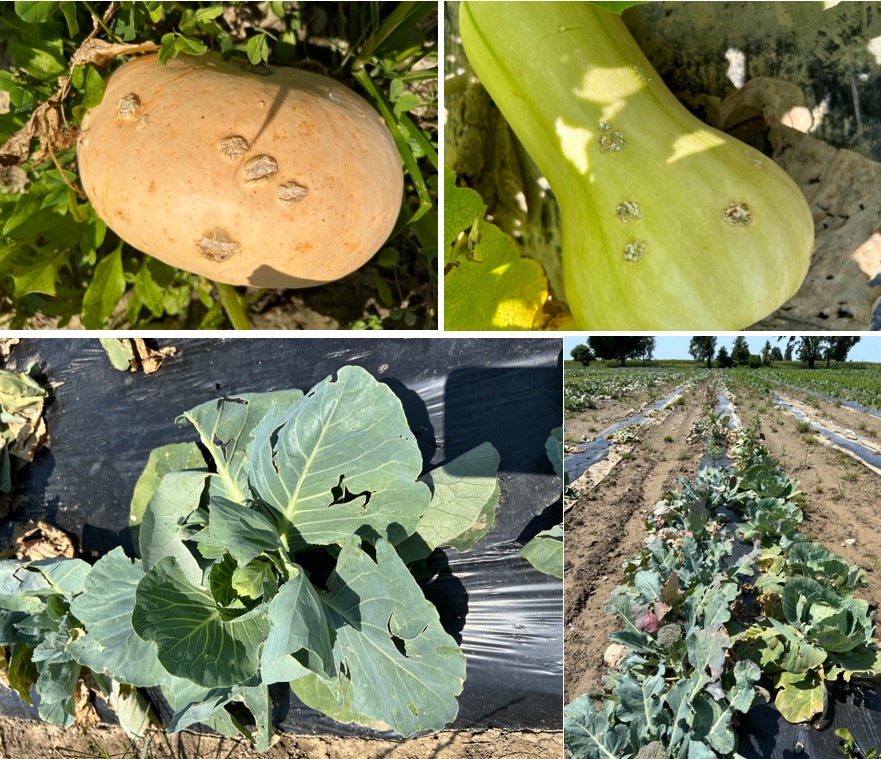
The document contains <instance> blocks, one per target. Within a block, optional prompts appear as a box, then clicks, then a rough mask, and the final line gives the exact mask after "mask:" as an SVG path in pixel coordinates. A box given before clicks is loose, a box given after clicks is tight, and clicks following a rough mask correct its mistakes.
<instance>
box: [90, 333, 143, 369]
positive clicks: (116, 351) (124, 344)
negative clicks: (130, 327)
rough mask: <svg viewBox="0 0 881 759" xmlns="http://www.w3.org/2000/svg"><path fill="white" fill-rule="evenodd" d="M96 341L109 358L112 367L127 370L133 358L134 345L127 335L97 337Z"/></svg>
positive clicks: (130, 366)
mask: <svg viewBox="0 0 881 759" xmlns="http://www.w3.org/2000/svg"><path fill="white" fill-rule="evenodd" d="M98 342H99V343H101V347H102V348H103V349H104V352H105V353H106V354H107V357H108V358H109V359H110V364H111V365H112V366H113V368H114V369H118V370H119V371H121V372H127V371H129V370H130V369H131V368H132V361H134V359H135V346H134V344H133V343H132V341H131V339H129V338H127V337H99V338H98Z"/></svg>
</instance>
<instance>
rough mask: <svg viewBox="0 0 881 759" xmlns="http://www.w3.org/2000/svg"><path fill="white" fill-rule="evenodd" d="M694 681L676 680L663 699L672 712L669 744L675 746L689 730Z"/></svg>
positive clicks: (691, 719)
mask: <svg viewBox="0 0 881 759" xmlns="http://www.w3.org/2000/svg"><path fill="white" fill-rule="evenodd" d="M694 685H695V684H694V682H693V681H691V680H677V681H676V682H675V683H673V685H672V686H670V690H669V691H667V695H666V696H665V697H664V701H665V702H666V703H667V706H669V707H670V711H671V712H672V713H673V720H672V722H671V729H670V739H669V744H668V745H670V746H677V745H679V742H680V741H681V740H682V739H683V737H684V736H685V735H686V734H688V733H689V732H690V731H691V723H692V721H693V718H692V716H691V694H692V693H693V692H694Z"/></svg>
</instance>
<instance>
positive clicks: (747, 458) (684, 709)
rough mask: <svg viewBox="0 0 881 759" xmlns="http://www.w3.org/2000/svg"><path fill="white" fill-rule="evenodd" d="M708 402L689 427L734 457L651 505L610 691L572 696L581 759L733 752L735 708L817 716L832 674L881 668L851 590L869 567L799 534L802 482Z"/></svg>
mask: <svg viewBox="0 0 881 759" xmlns="http://www.w3.org/2000/svg"><path fill="white" fill-rule="evenodd" d="M707 404H708V409H707V414H706V416H705V418H704V419H703V420H701V421H700V422H699V423H698V424H696V425H695V429H693V431H692V435H691V436H690V438H691V439H693V440H701V441H702V442H703V444H704V445H706V446H707V447H708V448H710V449H713V448H719V447H720V446H724V449H723V450H726V452H727V454H728V456H730V457H731V459H732V460H733V462H734V463H733V465H732V466H730V467H707V468H705V469H703V470H701V471H700V472H699V473H698V474H697V475H696V476H695V477H694V478H693V479H691V480H689V479H685V478H680V479H679V480H678V481H677V484H678V486H679V490H677V491H674V492H670V493H668V494H667V496H666V497H665V498H664V499H663V500H662V501H660V502H659V503H658V504H657V505H656V506H655V508H654V509H653V511H652V513H651V515H650V516H649V517H648V519H647V522H646V525H647V528H648V533H649V535H648V537H647V539H646V546H645V549H644V550H643V551H642V553H641V554H640V555H638V556H636V557H634V558H633V559H631V560H630V561H629V562H628V563H627V564H626V565H625V579H624V582H623V583H622V584H621V585H619V586H618V587H617V588H616V589H615V590H614V591H613V593H612V596H611V598H610V600H609V602H608V606H607V610H608V611H609V613H611V614H614V615H616V616H618V617H619V618H620V620H621V623H622V628H621V629H620V630H619V631H618V632H616V633H614V634H613V635H612V636H610V638H611V641H612V645H611V646H610V647H609V649H608V650H607V651H606V657H605V658H606V661H607V662H608V663H609V664H610V666H611V667H612V669H611V670H610V672H609V674H608V675H607V676H606V678H605V680H604V695H603V696H602V697H601V699H599V698H597V697H594V696H592V695H590V694H586V695H582V696H580V697H579V698H577V699H576V700H575V701H573V702H572V703H571V704H569V705H568V706H567V707H566V712H565V723H564V726H565V740H566V745H567V747H568V748H569V751H570V754H571V756H572V757H573V759H594V758H596V757H612V756H614V757H624V758H627V757H636V758H637V759H652V758H653V757H657V758H658V759H660V758H661V757H673V758H674V759H686V758H687V759H705V758H706V759H714V758H715V757H717V756H719V755H721V756H725V757H730V756H733V755H734V753H735V752H736V750H737V747H738V739H737V734H736V732H735V730H734V727H733V726H734V724H735V715H736V714H737V713H746V712H747V711H748V710H749V709H750V707H752V706H753V704H755V703H758V702H760V701H761V700H763V699H767V698H769V697H773V698H774V703H775V706H776V707H777V709H778V711H779V712H780V714H781V715H782V716H783V717H784V718H785V719H787V720H789V721H790V722H803V721H808V720H811V719H812V718H814V717H816V715H818V714H822V713H823V711H824V709H825V704H826V703H828V698H827V696H828V694H827V687H828V686H829V685H831V684H833V683H835V682H840V681H849V680H850V679H851V678H853V677H857V676H878V675H881V654H879V653H878V647H877V643H878V642H877V641H875V640H873V633H874V625H873V618H872V617H873V615H872V613H871V612H870V610H869V607H868V604H867V603H866V602H865V601H862V600H858V599H856V598H855V597H854V596H853V593H854V591H855V590H856V589H857V588H859V586H860V585H861V584H862V583H863V581H864V574H863V571H862V570H861V569H860V568H859V567H856V566H851V565H849V564H848V563H847V562H846V561H845V560H844V559H843V558H842V557H840V556H838V555H836V554H834V553H832V552H831V551H829V550H828V549H827V548H826V547H825V546H823V545H822V544H820V543H816V542H812V541H810V540H809V539H808V538H806V537H804V536H802V535H800V534H798V533H797V532H796V528H797V526H798V525H799V523H800V522H801V521H802V510H801V506H800V505H803V504H804V502H805V498H804V495H803V494H802V493H801V492H800V491H799V486H798V482H797V481H795V480H793V479H791V478H790V477H789V476H788V475H787V474H786V473H785V472H784V471H783V469H782V468H781V467H780V465H779V464H778V462H777V461H776V460H775V459H774V458H773V457H772V456H771V455H770V454H769V453H768V451H767V450H766V449H764V448H763V447H762V445H761V444H760V442H759V440H760V435H759V432H758V430H757V429H754V428H750V429H741V430H731V429H730V428H729V427H728V425H727V422H728V419H727V417H725V416H723V415H719V414H716V413H715V412H714V411H713V408H714V407H715V395H714V391H713V390H711V391H709V392H708V396H707ZM763 676H764V677H765V678H766V679H767V681H769V682H770V683H771V684H772V685H773V688H774V693H773V695H771V694H768V693H767V691H765V690H764V689H763V688H762V687H760V686H759V679H760V678H762V677H763Z"/></svg>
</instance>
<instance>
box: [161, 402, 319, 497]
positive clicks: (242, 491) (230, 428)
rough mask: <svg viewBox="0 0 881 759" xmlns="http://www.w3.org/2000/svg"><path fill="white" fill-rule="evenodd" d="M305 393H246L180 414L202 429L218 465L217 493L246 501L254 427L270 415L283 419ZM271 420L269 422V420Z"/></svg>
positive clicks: (180, 420)
mask: <svg viewBox="0 0 881 759" xmlns="http://www.w3.org/2000/svg"><path fill="white" fill-rule="evenodd" d="M302 397H303V392H302V391H301V390H279V391H277V392H270V393H244V394H242V395H239V396H234V397H232V398H220V399H217V400H213V401H208V402H207V403H203V404H201V405H200V406H196V408H194V409H191V410H190V411H187V412H186V413H185V414H182V415H181V416H179V417H178V419H177V421H178V423H179V424H180V423H183V421H184V420H186V421H189V422H190V423H191V424H192V425H193V426H194V427H195V428H196V431H197V432H198V433H199V437H200V439H201V441H202V445H204V446H205V448H206V449H207V450H208V452H209V453H210V454H211V457H212V459H213V460H214V465H215V467H216V468H217V477H212V478H211V480H212V482H211V489H212V492H213V493H215V494H217V495H225V496H226V497H227V498H229V499H231V500H233V501H235V502H237V503H244V502H245V501H246V500H247V498H246V492H247V490H248V469H247V465H248V458H247V457H246V453H245V452H246V449H247V447H248V446H249V445H250V443H251V438H252V436H253V433H254V428H255V427H256V426H257V424H258V423H259V422H261V420H266V419H267V417H270V416H271V417H272V419H279V420H280V419H281V418H282V416H283V415H284V414H285V413H286V411H287V409H288V408H289V407H290V406H291V405H292V404H293V403H294V402H296V401H297V400H299V399H300V398H302ZM267 423H268V422H267Z"/></svg>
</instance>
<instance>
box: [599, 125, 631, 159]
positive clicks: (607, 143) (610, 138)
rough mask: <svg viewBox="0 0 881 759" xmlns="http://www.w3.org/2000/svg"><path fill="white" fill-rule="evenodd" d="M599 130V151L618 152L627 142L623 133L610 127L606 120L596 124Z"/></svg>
mask: <svg viewBox="0 0 881 759" xmlns="http://www.w3.org/2000/svg"><path fill="white" fill-rule="evenodd" d="M597 129H599V130H600V140H599V141H600V151H601V152H603V153H620V152H621V151H622V150H624V146H625V145H626V144H627V143H626V142H625V141H624V133H623V132H620V131H619V130H617V129H615V128H613V127H612V125H611V124H610V123H609V122H608V121H601V122H600V123H599V124H597Z"/></svg>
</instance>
